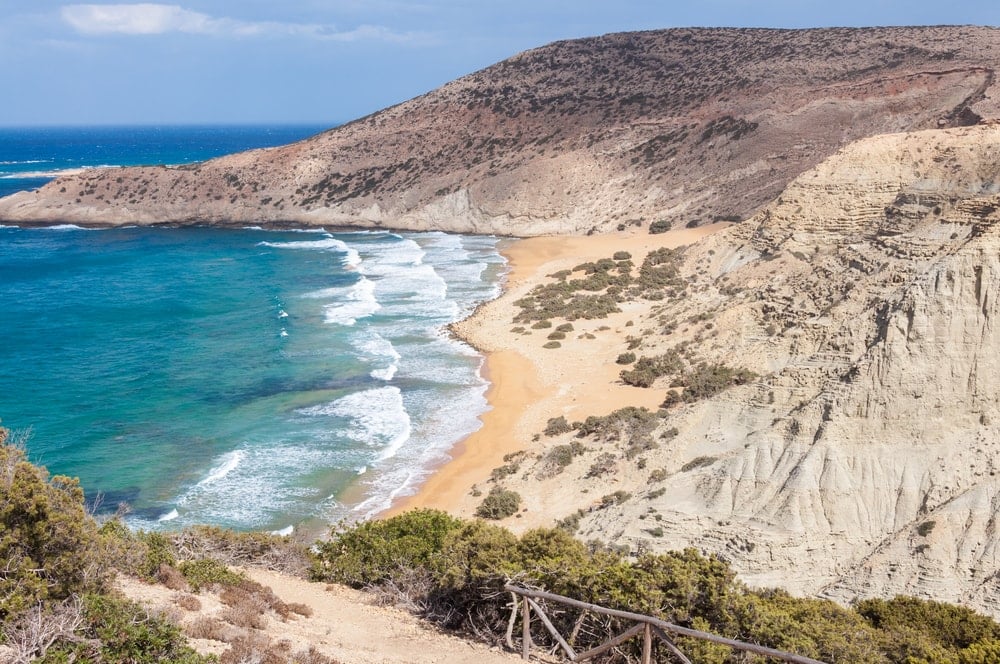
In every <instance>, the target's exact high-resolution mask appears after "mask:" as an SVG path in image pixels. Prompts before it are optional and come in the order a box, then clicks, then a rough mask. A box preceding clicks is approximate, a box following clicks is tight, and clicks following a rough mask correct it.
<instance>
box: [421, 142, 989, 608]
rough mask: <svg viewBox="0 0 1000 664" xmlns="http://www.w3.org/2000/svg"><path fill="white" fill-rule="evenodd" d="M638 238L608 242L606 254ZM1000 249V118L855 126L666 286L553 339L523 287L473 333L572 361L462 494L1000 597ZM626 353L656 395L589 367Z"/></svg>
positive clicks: (896, 586) (745, 554) (888, 579)
mask: <svg viewBox="0 0 1000 664" xmlns="http://www.w3.org/2000/svg"><path fill="white" fill-rule="evenodd" d="M672 235H673V233H667V234H665V236H664V239H663V241H662V242H663V244H664V246H669V244H670V243H671V239H670V237H671V236H672ZM654 237H655V236H654ZM595 239H596V238H595ZM526 242H531V240H528V241H526ZM625 248H626V247H625V246H624V245H623V246H618V244H617V243H616V242H613V241H606V242H605V244H604V250H605V252H606V254H607V256H606V257H607V258H611V254H612V253H613V252H615V251H621V250H622V249H625ZM631 252H632V255H631V258H632V261H633V262H634V263H635V264H636V266H638V264H639V263H640V262H642V261H643V255H642V254H641V253H639V252H638V251H636V247H635V245H634V244H633V245H632V246H631ZM998 256H1000V125H998V124H992V125H979V126H976V127H967V128H958V129H950V130H929V131H922V132H912V133H901V134H891V135H885V136H877V137H872V138H869V139H864V140H861V141H858V142H856V143H853V144H851V145H849V146H846V147H845V148H843V149H842V150H840V151H838V152H837V153H836V154H835V155H834V156H832V157H831V158H830V159H828V160H826V161H824V162H823V163H821V164H819V165H818V166H817V167H815V168H814V169H811V170H809V171H807V172H806V173H803V174H802V175H801V176H800V177H798V178H796V179H795V180H794V181H793V182H792V183H791V184H790V185H789V186H788V187H787V188H786V189H785V190H784V191H783V192H782V193H781V195H780V196H779V197H778V198H777V199H776V200H775V202H773V203H771V204H770V205H768V206H766V207H765V208H764V209H763V210H762V211H761V212H759V213H758V214H757V215H755V216H754V217H753V218H751V219H749V220H747V221H746V222H744V223H742V224H736V225H732V226H730V227H728V228H725V229H722V230H718V231H716V232H715V233H713V234H711V235H709V236H708V237H705V238H703V239H702V240H701V241H699V242H697V243H695V244H692V245H690V246H688V247H687V249H686V250H685V251H683V252H682V253H680V254H676V253H675V254H670V259H669V260H672V261H673V263H672V268H673V269H675V270H676V274H675V276H674V277H673V278H672V279H671V281H670V285H669V289H667V290H660V291H650V290H647V291H644V292H643V294H641V295H639V294H638V291H633V295H630V296H629V297H626V298H619V300H620V302H619V305H618V307H619V309H620V310H621V311H620V312H619V313H611V314H609V315H608V317H607V318H599V319H595V320H586V319H576V320H573V322H572V328H573V329H572V331H571V332H569V333H568V334H567V335H565V337H566V338H564V339H563V340H562V341H561V346H560V347H557V348H554V347H552V346H551V345H546V344H547V343H548V342H547V341H546V339H549V338H550V337H548V336H547V333H549V332H551V329H552V328H553V327H554V328H556V329H558V326H559V325H560V324H561V319H560V317H559V316H552V317H550V319H551V321H552V325H550V326H548V328H545V329H538V328H536V327H534V326H522V327H521V328H520V329H521V331H519V332H512V330H513V328H512V326H515V325H517V322H518V320H517V319H518V317H520V320H523V319H524V318H523V317H524V313H525V311H528V309H526V308H525V307H526V306H527V304H526V296H530V295H531V293H532V290H531V288H532V286H526V287H523V288H518V287H517V286H516V285H515V287H514V288H513V289H512V291H511V293H510V294H508V295H505V296H504V297H503V298H501V299H500V300H498V301H496V302H494V303H491V304H490V305H487V306H486V307H484V308H483V309H482V310H481V311H480V312H478V313H477V314H476V316H475V317H473V319H472V320H470V321H468V323H466V324H464V325H463V326H462V327H461V331H462V333H463V334H464V335H465V336H466V337H467V338H469V339H470V341H472V342H473V343H474V344H476V345H478V346H480V347H483V348H485V349H487V350H491V351H494V352H497V351H506V352H520V353H523V354H525V355H527V356H528V357H536V358H541V359H539V360H537V361H536V365H537V366H545V365H546V363H548V364H552V365H554V366H558V365H559V364H560V358H567V357H573V358H574V360H573V362H565V363H563V365H564V366H565V365H570V366H574V365H575V366H576V368H575V369H574V370H573V376H565V377H564V380H563V384H562V385H561V387H560V388H559V389H560V390H561V391H562V393H563V398H562V400H560V398H559V395H558V393H557V392H556V391H553V392H552V393H551V394H550V395H549V397H550V398H549V399H548V401H547V402H546V406H547V412H544V413H535V414H534V416H533V419H532V420H531V421H530V422H528V424H530V425H531V426H529V427H528V429H530V430H529V431H524V432H523V433H522V436H523V437H522V439H521V443H522V449H524V450H526V451H525V452H523V453H522V454H521V455H508V457H507V458H506V459H504V460H503V463H502V464H498V470H494V471H493V472H492V473H491V472H490V470H489V469H483V470H480V472H478V473H475V472H472V473H468V474H467V475H466V476H465V485H466V491H465V493H464V495H463V496H462V497H461V498H460V499H459V500H458V502H459V504H460V505H461V506H462V509H463V511H465V512H466V513H471V512H472V511H474V510H475V508H476V506H477V505H478V504H479V502H480V501H481V500H482V498H481V497H477V496H481V495H483V494H485V492H486V491H488V490H490V488H491V486H492V485H493V484H496V485H499V486H503V487H505V488H507V489H511V490H515V491H517V492H518V493H520V494H521V495H522V497H523V500H524V502H523V507H524V508H525V511H523V512H519V514H518V515H517V518H511V519H509V520H508V522H509V524H510V525H511V526H512V527H514V528H528V527H532V526H534V525H539V524H542V523H550V522H551V520H552V519H553V518H554V517H555V518H560V519H562V520H563V523H564V525H565V526H566V527H568V528H571V529H573V530H574V531H575V532H577V534H578V535H579V536H580V537H583V538H585V539H599V540H603V541H606V542H609V543H613V544H615V545H619V546H622V545H626V546H628V547H629V548H630V549H631V550H633V551H642V550H671V549H677V548H681V547H686V546H693V547H696V548H699V549H702V550H705V551H711V552H714V553H717V554H719V555H720V556H722V557H724V558H725V559H726V560H727V561H729V562H730V564H732V565H733V567H734V568H735V569H737V570H738V571H739V573H740V575H741V578H743V579H745V580H747V581H748V582H750V583H752V584H757V585H761V586H772V585H776V586H780V587H783V588H787V589H788V590H790V591H793V592H795V593H800V594H809V595H822V596H827V597H831V598H836V599H839V600H842V601H849V600H852V599H855V598H858V597H866V596H872V595H876V596H893V595H895V594H899V593H903V594H909V595H917V596H922V597H927V598H933V599H936V600H941V601H952V602H961V603H965V604H968V605H971V606H973V607H975V608H977V609H979V610H982V611H984V612H986V613H989V614H991V615H993V616H997V615H1000V605H998V603H997V597H1000V587H998V585H997V584H998V581H997V578H998V574H997V573H998V571H1000V547H998V545H1000V536H998V534H997V529H996V523H997V519H998V517H1000V499H998V496H1000V477H998V475H997V472H998V469H1000V428H998V427H1000V396H998V394H997V390H996V377H997V376H998V375H1000V359H998V358H1000V353H998V352H997V350H998V348H1000V337H998V332H997V330H998V326H997V317H998V315H1000V313H998V311H1000V309H998V307H1000V297H998V291H1000V259H998ZM585 259H586V258H584V260H585ZM580 260H581V259H579V258H578V259H576V261H575V262H580ZM664 260H665V259H664ZM573 262H574V257H573V256H571V255H564V256H563V257H562V263H558V262H548V263H545V264H543V265H542V266H541V269H540V273H539V274H537V275H536V276H535V277H534V285H537V284H543V285H544V284H546V283H549V284H551V283H556V282H557V281H558V279H560V278H563V279H564V281H563V283H565V284H570V285H571V284H572V277H562V275H560V274H559V273H558V272H555V270H557V269H560V268H565V269H573V268H572V263H573ZM612 263H614V261H612V262H611V263H609V265H610V264H612ZM618 264H619V265H625V264H623V263H618ZM660 264H661V265H664V264H665V263H664V262H663V261H661V263H660ZM515 267H516V266H515ZM588 269H593V266H586V265H584V266H578V267H577V268H576V270H574V274H576V275H581V274H583V273H584V272H585V271H586V270H588ZM613 269H617V268H613ZM632 271H633V274H635V273H636V269H635V268H632ZM546 274H548V275H550V276H548V277H546V276H544V275H546ZM609 274H613V272H611V273H609ZM634 279H638V280H639V281H633V282H632V283H633V284H636V283H639V284H641V283H642V282H641V279H642V277H641V276H637V277H634ZM580 283H582V282H580ZM633 287H634V286H629V287H628V288H633ZM568 288H570V287H569V286H567V289H568ZM534 292H535V293H538V291H537V290H535V291H534ZM529 304H530V303H529ZM539 327H541V326H539ZM602 330H603V331H602ZM608 335H610V338H611V339H612V340H614V339H617V347H615V346H614V345H613V344H612V345H610V346H608V345H606V344H604V343H603V342H602V341H601V339H602V336H608ZM626 353H633V354H634V356H635V357H633V358H631V359H632V360H637V361H634V362H631V361H629V360H626V361H625V364H624V365H623V366H621V367H620V368H622V369H625V370H626V371H629V370H635V369H636V368H637V367H639V366H641V365H642V363H643V360H644V358H645V359H646V360H655V362H656V363H657V364H656V366H658V367H664V368H663V369H662V370H661V371H660V372H659V373H654V374H653V375H654V376H655V379H654V380H651V381H649V387H648V388H645V389H646V390H648V391H649V392H650V393H651V394H652V395H653V396H655V403H658V404H662V407H661V409H660V410H659V412H657V409H656V407H655V406H653V407H652V408H650V410H649V413H647V415H642V413H639V412H635V411H628V410H626V411H616V412H612V408H614V407H615V406H614V405H613V404H612V403H610V402H608V401H607V399H605V398H603V397H601V396H596V397H592V398H590V399H589V400H588V399H585V394H586V392H585V391H582V390H578V389H577V388H576V385H577V384H582V385H587V386H588V390H589V392H591V393H593V394H597V395H600V394H602V390H601V389H600V387H599V385H597V384H596V383H597V382H599V381H600V380H607V381H609V385H611V384H613V383H615V382H620V380H621V379H618V380H615V379H613V378H612V379H607V378H604V379H602V378H601V376H602V375H603V374H602V373H601V372H602V371H603V369H604V368H605V367H607V365H608V364H610V363H611V362H613V361H614V357H615V356H616V354H626ZM588 357H589V358H592V359H590V360H589V364H588V359H587V358H588ZM738 370H746V371H747V372H751V374H749V375H748V374H738V373H737V371H738ZM567 371H569V370H568V369H567ZM727 372H728V373H727ZM696 376H701V377H705V376H707V377H709V378H712V377H716V378H718V377H720V376H722V377H725V378H726V380H724V381H721V382H724V385H723V384H721V382H719V381H717V383H716V384H715V386H714V387H713V385H712V384H711V383H710V382H708V381H703V382H701V383H698V382H697V381H695V380H694V377H696ZM732 376H743V378H741V379H738V380H733V379H731V377H732ZM574 377H575V378H574ZM623 378H624V376H623ZM574 381H576V382H575V383H574ZM730 385H731V386H730ZM726 386H730V387H728V389H719V388H720V387H726ZM710 388H711V389H710ZM611 389H613V388H611V387H609V390H608V391H607V392H605V393H606V394H610V393H611V392H610V390H611ZM577 397H580V398H579V399H577ZM640 404H643V405H649V401H648V400H647V401H645V402H644V403H643V402H642V401H639V400H636V401H634V402H633V405H640ZM591 415H592V416H595V418H601V419H588V416H591ZM559 417H565V419H566V422H567V423H570V424H572V423H573V422H576V424H575V425H572V427H573V428H570V426H566V425H562V426H559V422H558V418H559ZM546 422H548V425H546ZM531 427H533V428H531ZM532 435H534V441H531V440H530V436H532ZM445 472H446V473H447V468H446V469H445ZM472 484H475V485H476V486H475V487H474V488H473V487H471V485H472ZM415 502H416V504H423V505H434V504H435V500H434V496H433V495H432V494H424V495H422V496H418V498H417V500H416V501H415Z"/></svg>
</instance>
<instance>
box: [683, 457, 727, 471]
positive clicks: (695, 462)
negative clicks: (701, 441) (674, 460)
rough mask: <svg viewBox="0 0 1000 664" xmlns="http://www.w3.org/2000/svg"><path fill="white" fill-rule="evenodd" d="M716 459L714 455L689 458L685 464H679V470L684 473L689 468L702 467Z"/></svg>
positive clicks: (709, 464)
mask: <svg viewBox="0 0 1000 664" xmlns="http://www.w3.org/2000/svg"><path fill="white" fill-rule="evenodd" d="M717 460H718V458H717V457H714V456H700V457H695V458H694V459H691V460H690V461H688V462H687V463H686V464H684V465H683V466H681V472H682V473H686V472H688V471H689V470H694V469H695V468H704V467H705V466H711V465H712V464H713V463H715V462H716V461H717Z"/></svg>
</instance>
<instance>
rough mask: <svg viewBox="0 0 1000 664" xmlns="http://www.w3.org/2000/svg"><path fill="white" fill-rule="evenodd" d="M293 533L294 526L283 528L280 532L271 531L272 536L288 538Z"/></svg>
mask: <svg viewBox="0 0 1000 664" xmlns="http://www.w3.org/2000/svg"><path fill="white" fill-rule="evenodd" d="M294 532H295V526H285V527H284V528H282V529H280V530H272V531H271V534H272V535H277V536H278V537H288V536H289V535H291V534H292V533H294Z"/></svg>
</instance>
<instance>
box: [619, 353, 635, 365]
mask: <svg viewBox="0 0 1000 664" xmlns="http://www.w3.org/2000/svg"><path fill="white" fill-rule="evenodd" d="M633 362H635V353H633V352H632V351H629V352H627V353H621V354H619V355H618V357H617V358H616V359H615V364H632V363H633Z"/></svg>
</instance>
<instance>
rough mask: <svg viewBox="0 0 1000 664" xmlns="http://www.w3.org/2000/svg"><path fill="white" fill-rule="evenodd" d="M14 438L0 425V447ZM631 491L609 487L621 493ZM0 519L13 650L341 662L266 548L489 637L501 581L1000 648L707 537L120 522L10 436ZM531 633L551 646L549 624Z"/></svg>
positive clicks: (783, 624) (4, 450) (2, 632)
mask: <svg viewBox="0 0 1000 664" xmlns="http://www.w3.org/2000/svg"><path fill="white" fill-rule="evenodd" d="M633 415H634V416H635V418H634V419H633V420H632V424H631V425H630V426H633V427H638V428H643V425H642V423H643V422H644V421H645V420H646V418H647V417H648V414H647V415H644V414H642V413H639V412H637V413H633ZM622 422H624V420H615V421H610V420H600V421H596V420H595V421H590V422H589V424H587V430H588V431H589V432H591V433H592V434H593V435H618V434H616V433H614V431H613V430H614V429H615V428H616V427H618V426H623V424H622ZM555 428H557V429H561V427H560V426H555ZM7 437H8V434H7V432H6V431H5V430H0V443H5V442H6V441H7ZM568 453H569V454H572V453H573V451H572V449H571V450H569V452H568ZM556 464H557V465H558V461H556ZM628 498H629V496H628V495H627V494H624V493H620V494H609V495H608V496H606V497H605V499H606V500H607V502H609V504H610V503H614V502H615V501H621V500H627V499H628ZM0 526H2V529H0V559H2V560H4V561H5V563H4V568H3V569H2V570H0V601H2V603H0V640H2V641H0V642H2V647H0V658H5V659H6V660H7V661H10V662H28V661H39V662H50V663H56V662H58V663H68V662H75V661H85V662H132V663H146V662H149V663H152V662H163V661H170V662H182V663H187V664H201V663H203V662H212V661H217V662H220V663H222V664H237V663H244V662H264V663H268V664H272V663H273V664H283V663H292V662H294V663H301V664H325V663H329V662H333V661H334V660H332V659H330V658H329V657H328V656H326V655H324V654H322V653H321V652H319V651H318V650H316V648H315V647H314V646H313V645H310V644H304V643H299V644H296V645H294V646H293V644H292V643H291V642H290V641H289V640H287V639H274V638H272V637H270V636H269V635H268V633H265V632H264V631H263V628H264V627H266V626H267V625H268V624H270V623H278V624H280V623H286V622H288V621H294V620H296V619H298V617H300V616H308V615H309V614H310V608H309V607H307V606H305V605H302V604H296V603H289V602H286V601H283V600H282V599H280V598H279V597H278V596H277V595H276V594H275V593H274V592H273V591H272V590H271V588H269V587H267V586H265V585H262V584H260V583H257V582H255V581H253V580H252V579H250V578H249V577H248V576H247V574H246V573H244V572H242V571H240V570H239V568H235V567H232V565H242V566H247V565H253V564H255V563H256V562H257V561H258V560H259V561H261V562H263V563H264V564H265V565H266V566H268V567H271V568H281V569H286V570H293V571H295V570H297V571H299V572H300V573H301V572H305V571H306V570H308V572H307V573H308V575H309V576H310V577H311V578H312V579H314V580H316V581H319V582H330V581H333V582H339V583H344V584H348V585H351V586H354V587H358V588H365V589H369V590H372V591H374V592H375V593H376V595H378V596H380V597H381V598H382V600H383V601H386V602H390V603H393V604H397V605H401V606H405V607H408V608H409V609H410V610H412V611H415V612H418V613H419V614H421V615H422V616H424V617H425V618H427V619H429V620H432V621H434V622H436V623H438V624H440V625H441V626H443V627H447V628H450V629H455V630H459V631H461V632H464V633H466V634H470V635H474V636H475V637H476V638H478V639H481V640H486V641H489V642H493V643H499V642H500V641H501V639H502V635H503V634H504V632H505V631H506V627H507V625H508V616H509V609H510V606H509V603H508V596H507V594H506V593H504V592H503V591H502V588H503V585H504V584H505V583H507V582H510V581H515V582H518V583H521V584H525V585H528V586H532V587H536V588H543V589H546V590H549V591H553V592H557V593H561V594H565V595H569V596H573V597H577V598H580V599H583V600H586V601H589V602H594V603H599V604H603V605H605V606H609V607H613V608H622V609H628V610H631V611H636V612H640V613H647V614H650V615H655V616H659V617H662V618H664V619H667V620H670V621H672V622H675V623H677V624H680V625H685V626H689V627H693V628H696V629H707V630H711V631H715V632H718V633H721V634H724V635H727V636H731V637H738V638H741V639H744V640H751V641H754V642H757V643H761V644H763V645H767V646H770V647H775V648H779V649H785V650H791V651H795V652H799V653H802V654H805V655H809V656H813V657H818V658H821V659H824V660H826V661H830V662H841V661H842V662H859V663H869V662H870V663H878V664H883V663H884V664H890V663H891V664H896V663H898V664H923V663H926V664H930V663H931V662H944V663H946V664H973V663H980V662H993V661H997V657H1000V625H998V624H997V623H995V622H993V621H992V620H990V619H989V618H986V617H983V616H980V615H977V614H975V613H973V612H972V611H970V610H968V609H964V608H961V607H957V606H951V605H947V604H940V603H936V602H927V601H922V600H916V599H908V598H897V599H895V600H891V601H885V600H868V601H865V602H861V603H859V604H858V605H857V606H855V607H853V608H850V609H847V608H843V607H840V606H838V605H836V604H834V603H832V602H829V601H824V600H814V599H798V598H794V597H791V596H790V595H788V594H786V593H784V592H781V591H776V590H751V589H748V588H746V587H745V586H743V585H742V584H741V583H740V582H739V581H737V580H736V579H735V574H734V572H733V571H732V570H731V569H730V568H729V567H728V566H727V565H726V563H725V562H724V561H722V560H720V559H718V558H714V557H706V556H703V555H701V554H699V553H697V552H696V551H693V550H687V551H683V552H675V553H667V554H659V555H651V554H641V555H639V556H637V557H626V556H625V555H624V554H622V553H621V552H618V551H615V550H613V549H609V548H606V547H603V546H601V545H598V544H584V543H582V542H580V541H578V540H576V539H574V538H573V537H572V536H571V535H569V534H568V533H567V532H565V531H564V530H560V529H537V530H532V531H529V532H527V533H525V534H524V535H522V536H521V537H516V536H514V535H513V534H512V533H511V532H510V531H508V530H505V529H503V528H500V527H497V526H492V525H488V524H486V523H485V522H483V521H479V520H477V521H463V520H460V519H456V518H453V517H450V516H448V515H446V514H444V513H442V512H436V511H433V510H417V511H412V512H408V513H405V514H402V515H400V516H397V517H393V518H390V519H386V520H383V521H373V522H365V523H360V524H356V525H353V526H347V527H342V528H335V529H334V531H333V532H331V536H330V538H329V539H327V540H325V541H323V542H320V543H317V545H316V547H315V549H314V551H312V552H310V551H307V550H306V549H305V548H304V547H302V546H300V545H297V544H294V543H292V542H290V541H288V540H287V539H286V538H280V537H275V536H271V535H263V534H260V533H251V534H236V533H231V532H227V531H222V530H219V529H214V528H207V529H206V528H199V529H192V530H187V531H184V532H181V533H174V534H162V533H146V532H132V531H130V530H128V529H127V528H125V527H124V526H123V525H122V524H121V522H120V521H118V520H114V519H113V520H110V521H107V522H106V523H104V524H103V525H98V524H97V523H96V522H95V521H94V519H93V518H92V517H90V516H89V515H88V514H87V513H86V512H85V510H84V507H83V494H82V491H81V490H80V488H79V486H77V484H76V482H75V481H73V480H70V479H68V478H64V477H49V476H48V474H47V473H46V472H45V471H44V469H41V468H38V467H36V466H33V465H32V464H30V463H28V462H27V460H26V459H25V456H24V452H23V451H22V450H21V449H20V448H18V447H15V446H11V445H7V444H0ZM114 572H117V573H119V574H124V575H130V576H134V577H137V578H142V579H146V580H147V581H149V582H158V583H160V584H163V585H165V586H167V587H168V588H170V589H172V590H173V591H175V594H174V595H173V603H174V605H175V607H177V608H175V609H174V610H173V613H178V612H180V610H181V609H184V610H186V611H197V610H199V609H201V608H202V605H203V603H204V602H208V601H212V602H218V603H219V604H220V609H219V610H218V611H217V612H215V613H214V614H212V615H202V616H201V617H197V618H195V619H193V620H190V621H188V622H186V623H185V626H184V628H183V631H182V630H181V628H179V627H178V626H177V624H176V623H175V622H174V619H175V616H174V615H171V613H172V612H164V613H153V612H150V611H149V610H148V609H145V608H143V607H141V606H140V605H138V604H136V603H134V602H131V601H129V600H127V599H125V598H123V597H122V596H119V595H116V594H115V593H114V592H113V591H112V590H111V584H110V581H111V576H112V574H113V573H114ZM549 615H550V617H552V619H553V620H554V621H555V622H556V623H557V624H559V625H560V626H561V627H563V628H566V630H565V631H566V633H568V632H569V631H570V629H571V628H572V627H573V624H575V622H576V620H577V616H575V615H570V614H568V613H561V612H559V611H558V610H556V609H555V607H550V613H549ZM621 628H622V626H621V625H620V624H618V623H617V622H615V621H614V620H612V621H598V620H594V619H590V618H588V619H587V620H584V621H583V622H582V623H579V625H578V629H577V630H576V637H575V643H576V645H577V646H579V647H587V646H590V645H593V644H595V643H597V642H599V641H601V640H602V639H604V638H606V637H608V636H609V635H611V634H612V633H616V632H618V631H621ZM517 633H520V630H517ZM185 636H187V637H190V638H193V639H209V640H212V641H216V642H221V643H224V644H225V649H224V650H223V651H222V652H221V654H220V655H219V656H214V655H209V656H205V655H200V654H198V653H197V652H195V651H194V650H193V649H192V648H191V647H190V646H189V645H188V644H187V642H186V639H185ZM533 638H534V639H535V641H536V643H538V644H540V645H543V646H544V645H551V644H548V643H547V638H548V637H547V635H546V633H539V632H535V633H534V634H533ZM680 642H681V646H682V648H683V649H684V650H685V651H686V652H687V653H689V655H690V656H692V657H693V659H694V661H698V662H707V663H718V664H722V663H724V662H732V663H733V664H735V663H736V662H743V661H745V660H743V659H741V658H740V657H739V656H737V655H734V654H733V653H731V652H730V651H729V650H728V649H726V648H720V647H718V646H713V645H710V644H705V643H703V642H697V641H685V640H683V639H681V640H680ZM633 647H634V646H633V645H632V644H623V645H621V646H619V647H618V648H616V649H614V650H613V651H611V652H610V653H609V654H608V656H607V658H606V661H609V662H631V661H635V658H636V656H637V653H636V651H635V650H634V649H633Z"/></svg>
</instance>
